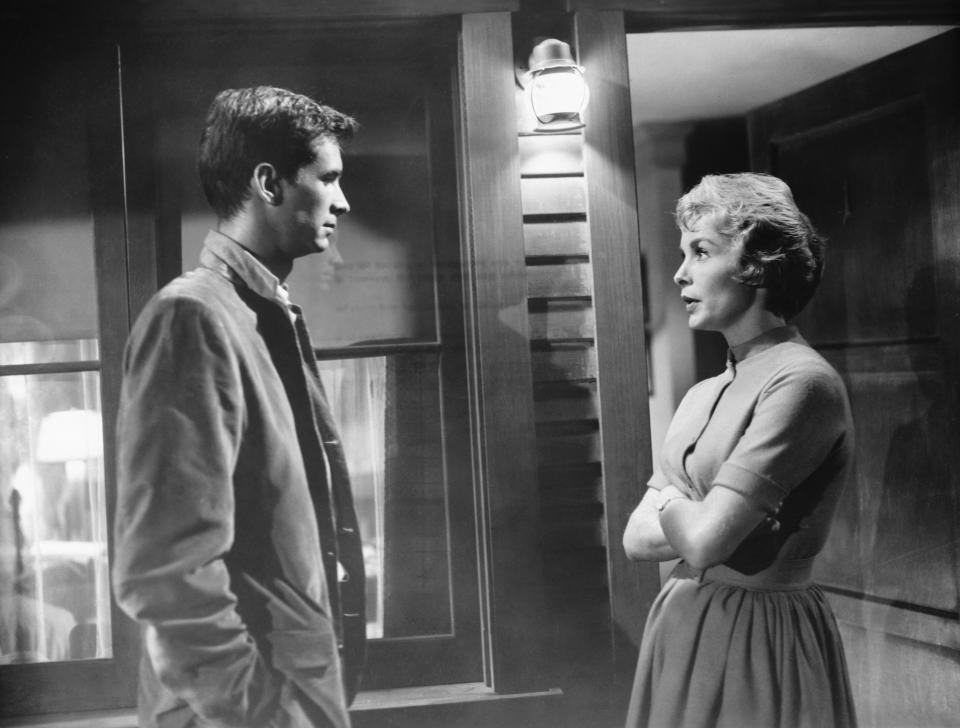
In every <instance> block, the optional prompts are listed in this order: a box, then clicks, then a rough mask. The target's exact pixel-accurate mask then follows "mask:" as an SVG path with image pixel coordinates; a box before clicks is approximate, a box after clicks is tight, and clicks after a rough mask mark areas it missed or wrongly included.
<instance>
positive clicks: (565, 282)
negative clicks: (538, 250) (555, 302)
mask: <svg viewBox="0 0 960 728" xmlns="http://www.w3.org/2000/svg"><path fill="white" fill-rule="evenodd" d="M592 290H593V276H592V274H591V272H590V264H589V263H561V264H556V265H554V264H550V265H529V266H527V295H528V296H529V297H530V298H559V297H572V296H580V297H582V296H589V295H590V294H591V292H592Z"/></svg>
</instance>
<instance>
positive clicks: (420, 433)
mask: <svg viewBox="0 0 960 728" xmlns="http://www.w3.org/2000/svg"><path fill="white" fill-rule="evenodd" d="M321 377H322V379H323V382H324V387H325V388H326V390H327V396H328V399H329V401H330V406H331V409H332V410H333V416H334V418H336V420H337V422H339V423H340V428H341V437H342V438H343V445H344V450H345V453H346V457H347V465H348V467H349V469H350V475H351V480H352V483H353V492H354V498H355V501H356V506H357V515H358V516H359V519H360V531H361V535H362V536H363V544H364V553H365V556H366V567H367V634H368V636H369V637H371V638H377V637H413V636H426V635H438V634H449V633H450V632H451V631H452V618H451V585H450V552H449V528H448V518H447V488H446V472H445V462H444V456H443V437H442V431H441V430H442V426H441V422H442V419H441V410H440V378H439V355H438V354H436V353H426V354H423V353H418V354H398V355H392V356H387V357H371V358H363V359H346V360H337V361H325V362H321Z"/></svg>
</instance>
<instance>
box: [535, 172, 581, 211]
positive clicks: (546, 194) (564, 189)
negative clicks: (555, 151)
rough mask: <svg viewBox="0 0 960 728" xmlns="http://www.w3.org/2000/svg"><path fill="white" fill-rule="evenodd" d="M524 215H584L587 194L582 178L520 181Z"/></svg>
mask: <svg viewBox="0 0 960 728" xmlns="http://www.w3.org/2000/svg"><path fill="white" fill-rule="evenodd" d="M520 193H521V197H522V205H523V214H524V216H526V215H563V216H566V215H584V214H586V211H587V192H586V188H585V186H584V184H583V178H582V177H532V178H527V179H522V180H520Z"/></svg>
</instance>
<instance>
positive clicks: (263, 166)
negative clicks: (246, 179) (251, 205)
mask: <svg viewBox="0 0 960 728" xmlns="http://www.w3.org/2000/svg"><path fill="white" fill-rule="evenodd" d="M250 184H251V186H252V187H253V194H254V195H255V196H256V197H257V198H258V199H260V200H262V201H263V202H264V203H265V204H267V205H271V206H276V205H279V204H280V203H281V202H283V186H282V185H281V184H280V175H279V174H277V170H276V169H275V168H274V166H273V165H272V164H270V163H269V162H261V163H260V164H258V165H257V166H256V167H254V169H253V178H252V179H251V180H250Z"/></svg>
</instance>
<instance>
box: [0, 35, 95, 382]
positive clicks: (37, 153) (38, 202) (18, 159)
mask: <svg viewBox="0 0 960 728" xmlns="http://www.w3.org/2000/svg"><path fill="white" fill-rule="evenodd" d="M41 55H42V54H41ZM35 60H36V63H37V67H36V68H31V73H30V79H31V80H30V82H29V83H24V85H23V86H21V87H20V91H19V92H18V91H16V90H14V91H12V93H13V95H14V97H16V98H17V106H18V111H17V113H16V114H7V115H5V117H4V119H2V120H0V153H2V156H3V160H4V164H5V165H6V166H7V168H8V169H15V170H17V174H8V175H4V176H3V178H2V181H0V359H2V360H3V363H11V362H10V360H11V359H17V358H18V357H21V356H22V355H24V354H26V353H29V354H30V355H32V356H33V357H35V361H41V362H47V361H62V360H67V359H73V358H75V352H74V351H73V350H72V349H71V347H70V346H66V347H64V346H60V345H58V344H56V343H54V342H62V341H70V342H71V343H72V342H73V341H75V340H81V339H95V338H96V337H97V335H98V328H97V305H96V293H97V286H96V278H95V275H94V255H93V218H92V215H91V214H90V209H91V208H90V191H89V184H88V179H89V174H88V173H89V164H88V159H87V153H86V149H87V139H86V137H85V129H86V127H85V125H84V124H82V123H78V110H81V109H83V108H84V100H83V98H82V97H81V95H82V93H83V91H82V88H83V84H82V83H80V82H79V79H78V74H77V72H76V69H73V68H69V67H63V68H61V67H51V66H47V67H45V66H44V61H43V60H42V58H38V59H35ZM51 63H52V62H51ZM52 65H55V64H52ZM31 66H33V62H31ZM21 92H22V95H21ZM11 342H51V343H50V344H49V345H46V346H41V347H34V348H30V349H29V350H27V349H19V350H17V349H15V348H14V350H12V351H11V346H10V343H11ZM16 363H28V362H25V361H22V360H20V361H17V362H16Z"/></svg>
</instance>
